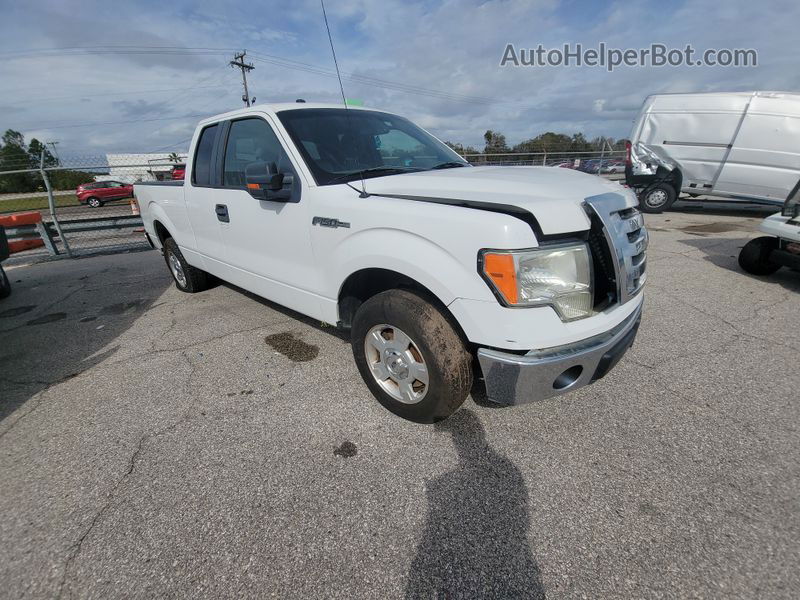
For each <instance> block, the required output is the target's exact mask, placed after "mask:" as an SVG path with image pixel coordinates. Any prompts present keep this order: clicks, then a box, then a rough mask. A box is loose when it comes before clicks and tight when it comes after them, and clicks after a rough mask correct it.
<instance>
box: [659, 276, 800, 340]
mask: <svg viewBox="0 0 800 600" xmlns="http://www.w3.org/2000/svg"><path fill="white" fill-rule="evenodd" d="M650 288H651V289H656V290H658V291H659V292H661V293H662V294H664V295H665V296H667V297H668V298H670V299H671V300H674V301H675V302H677V303H678V304H682V305H683V306H686V307H688V308H692V309H694V310H696V311H697V312H699V313H701V314H703V315H705V316H707V317H710V318H711V319H713V320H715V321H719V322H721V323H724V324H725V325H727V326H728V327H730V329H731V331H733V332H734V334H735V335H737V336H741V337H743V338H747V339H752V340H757V341H759V342H762V343H766V344H770V345H774V346H783V347H785V348H787V349H789V350H791V351H793V352H798V351H800V348H798V347H796V346H793V345H791V344H787V343H785V342H781V341H778V340H776V339H774V338H763V337H760V336H757V335H753V334H751V333H747V332H745V331H742V330H741V329H739V327H737V326H736V325H735V324H734V323H731V322H730V321H728V320H727V319H725V318H724V317H722V316H720V315H715V314H713V313H710V312H708V311H707V310H705V309H703V308H700V307H699V306H696V305H694V304H692V303H691V302H687V301H686V300H684V299H683V298H681V297H680V296H675V295H674V294H671V293H670V292H668V291H667V290H666V289H665V288H663V287H658V286H654V285H651V286H650ZM762 308H769V307H762ZM759 310H761V309H757V310H755V311H754V312H753V314H752V315H751V316H749V317H747V318H744V319H740V320H739V322H741V323H744V322H746V321H752V320H753V319H756V318H758V316H759V315H758V314H757V313H758V311H759Z"/></svg>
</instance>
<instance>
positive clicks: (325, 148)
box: [278, 108, 469, 185]
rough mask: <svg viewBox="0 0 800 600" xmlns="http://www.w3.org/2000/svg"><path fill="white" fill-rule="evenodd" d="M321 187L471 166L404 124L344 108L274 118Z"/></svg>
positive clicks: (382, 115) (383, 115) (289, 112)
mask: <svg viewBox="0 0 800 600" xmlns="http://www.w3.org/2000/svg"><path fill="white" fill-rule="evenodd" d="M278 117H279V118H280V120H281V122H282V123H283V126H284V127H285V128H286V130H287V131H288V132H289V135H290V136H291V137H292V140H293V141H294V143H295V146H297V148H298V149H299V150H300V152H301V154H302V155H303V158H304V159H305V161H306V164H307V165H308V166H309V168H310V169H311V171H312V173H313V174H314V179H315V180H316V182H317V184H319V185H329V184H333V183H344V182H347V181H354V180H356V179H359V178H360V177H362V176H363V177H365V178H368V177H379V176H383V175H392V174H398V173H405V172H413V171H427V170H429V169H436V168H448V167H459V166H465V167H466V166H469V163H467V162H466V161H465V160H464V159H463V158H461V157H460V156H459V155H458V154H456V152H454V151H453V150H451V149H450V148H448V147H447V146H446V145H444V144H443V143H442V142H440V141H439V140H437V139H436V138H434V137H433V136H432V135H430V134H428V133H426V132H425V131H423V130H422V129H420V128H419V127H417V126H416V125H414V124H413V123H412V122H411V121H409V120H408V119H404V118H402V117H398V116H396V115H391V114H388V113H382V112H375V111H367V110H348V109H343V108H308V109H298V110H287V111H283V112H280V113H278Z"/></svg>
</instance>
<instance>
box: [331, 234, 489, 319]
mask: <svg viewBox="0 0 800 600" xmlns="http://www.w3.org/2000/svg"><path fill="white" fill-rule="evenodd" d="M327 260H328V264H331V265H335V270H334V272H332V273H330V274H329V278H330V284H329V285H328V286H326V287H328V289H330V290H336V292H337V297H338V292H339V291H340V290H341V286H342V284H343V283H344V281H345V280H346V279H347V278H348V277H349V276H350V275H352V274H353V273H355V272H357V271H360V270H362V269H369V268H376V267H377V268H381V269H387V270H390V271H395V272H397V273H400V274H402V275H405V276H406V277H409V278H410V279H413V280H414V281H416V282H417V283H419V284H421V285H423V286H425V287H426V288H427V289H429V290H430V291H431V292H432V293H433V294H434V295H435V296H436V297H437V298H438V299H439V300H440V301H441V302H442V303H443V304H445V305H448V304H450V303H451V302H453V300H455V299H456V298H458V297H470V298H474V299H477V300H494V297H493V296H492V293H491V291H490V290H489V288H488V286H487V285H486V284H485V283H484V282H483V280H482V279H481V277H480V276H479V275H478V272H477V252H476V255H475V257H474V258H473V259H472V261H471V263H472V264H464V262H463V260H459V259H458V258H457V257H456V256H454V255H453V254H452V253H451V252H449V251H448V250H447V249H446V248H444V247H442V246H440V245H438V244H436V243H434V242H433V241H431V240H429V239H426V238H425V237H423V236H421V235H418V234H415V233H411V232H408V231H404V230H400V229H392V228H374V229H368V230H362V231H359V232H356V233H354V234H353V235H351V236H349V237H348V238H347V239H346V240H344V241H343V242H342V243H341V244H339V245H338V246H337V247H336V249H335V250H334V254H333V256H330V257H328V259H327ZM334 282H335V283H334Z"/></svg>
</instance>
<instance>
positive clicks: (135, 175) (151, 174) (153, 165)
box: [95, 152, 187, 183]
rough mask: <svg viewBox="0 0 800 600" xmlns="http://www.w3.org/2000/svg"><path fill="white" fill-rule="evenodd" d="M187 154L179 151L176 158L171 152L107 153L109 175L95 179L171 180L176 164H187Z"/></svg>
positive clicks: (126, 180) (124, 181)
mask: <svg viewBox="0 0 800 600" xmlns="http://www.w3.org/2000/svg"><path fill="white" fill-rule="evenodd" d="M186 156H187V155H186V154H185V153H178V154H177V160H176V157H175V156H173V155H172V154H171V153H169V152H162V153H147V154H106V161H107V162H108V175H98V176H97V177H96V178H95V179H97V180H101V179H113V180H114V181H121V182H123V183H136V182H139V181H164V180H169V179H171V178H172V177H171V173H172V168H173V167H174V166H175V165H176V164H181V165H183V164H186Z"/></svg>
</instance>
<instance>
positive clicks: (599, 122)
mask: <svg viewBox="0 0 800 600" xmlns="http://www.w3.org/2000/svg"><path fill="white" fill-rule="evenodd" d="M326 9H327V13H328V19H329V22H330V27H331V33H332V36H333V41H334V45H335V49H336V54H337V57H338V60H339V67H340V69H341V70H342V72H343V74H344V75H345V77H344V80H343V83H344V87H345V94H346V96H347V97H348V98H353V99H358V100H361V101H363V103H364V105H365V106H367V107H373V108H379V109H382V110H388V111H391V112H395V113H398V114H401V115H403V116H406V117H408V118H410V119H411V120H412V121H414V122H416V123H417V124H419V125H421V126H423V127H425V128H426V129H428V130H429V131H431V132H432V133H433V134H434V135H436V136H437V137H439V138H441V139H445V140H449V141H453V142H460V143H463V144H471V145H474V146H477V147H482V146H483V133H484V132H485V131H486V130H487V129H492V130H494V131H499V132H501V133H503V134H505V135H506V137H507V139H508V142H509V143H511V144H514V143H517V142H520V141H522V140H524V139H529V138H531V137H534V136H536V135H538V134H540V133H543V132H545V131H555V132H559V133H567V134H572V133H575V132H582V133H584V134H585V135H586V136H587V137H590V138H591V137H595V136H598V135H605V136H611V137H614V138H620V137H626V136H627V135H628V133H629V131H630V128H631V124H632V121H633V119H634V118H635V116H636V114H637V112H638V110H639V108H640V106H641V104H642V102H643V101H644V99H645V97H646V96H648V95H650V94H654V93H667V92H704V91H745V90H781V91H800V70H799V69H798V68H797V65H798V63H800V60H798V59H800V47H798V45H797V42H796V35H797V24H798V23H800V3H798V2H796V0H792V1H782V0H777V1H769V0H764V1H762V2H752V0H744V1H742V0H726V1H725V2H719V1H713V2H700V1H698V0H686V1H678V2H670V1H663V2H660V3H654V2H634V1H633V0H626V1H621V2H602V1H589V0H565V1H561V2H558V1H555V0H484V1H478V0H460V1H455V0H453V1H445V2H431V1H426V0H327V3H326ZM0 10H1V11H2V14H3V18H2V21H0V59H2V60H0V131H5V130H6V129H8V128H12V129H15V130H18V131H21V132H23V133H24V134H25V136H26V139H28V140H30V139H31V138H32V137H36V138H38V139H40V140H43V141H48V142H49V141H55V142H58V146H57V148H58V150H59V152H60V153H63V154H72V155H84V154H85V155H101V154H104V153H107V152H146V151H167V150H169V151H172V150H175V151H181V150H186V149H187V147H188V142H189V138H190V137H191V134H192V131H193V130H194V126H195V123H196V122H197V121H198V120H199V119H200V118H202V117H205V116H210V115H213V114H217V113H220V112H225V111H228V110H232V109H235V108H239V107H241V106H243V103H242V99H241V97H242V86H241V75H240V74H239V72H238V71H236V70H234V69H233V68H232V67H230V66H229V64H228V62H229V61H230V60H231V59H232V58H233V54H234V52H236V51H237V50H244V49H246V50H247V53H248V59H249V60H251V61H252V62H253V65H254V66H255V69H254V70H253V71H252V72H251V73H250V75H249V85H250V92H251V95H253V96H255V97H256V99H257V102H256V103H257V104H258V103H264V102H283V101H293V100H295V99H296V98H304V99H306V100H309V101H320V102H341V93H340V91H339V87H338V82H337V80H336V78H335V75H334V70H333V69H334V66H333V60H332V56H331V48H330V45H329V42H328V38H327V34H326V30H325V23H324V21H323V15H322V9H321V7H320V3H319V0H294V1H292V2H274V1H263V0H262V1H259V2H253V3H243V2H235V3H234V2H227V1H225V0H213V1H209V0H199V1H198V0H191V1H189V0H170V1H169V2H163V1H160V2H155V1H150V0H146V1H142V0H131V1H127V2H124V3H121V2H120V3H117V2H107V1H102V2H95V1H93V0H80V1H74V0H58V1H44V2H37V1H35V0H31V1H28V2H24V3H22V2H12V1H11V0H0ZM600 42H605V43H606V44H607V45H608V46H610V47H617V48H641V47H646V46H649V45H650V44H651V43H653V42H658V43H663V44H665V45H667V46H669V47H676V48H682V47H683V46H685V45H686V44H687V43H691V44H692V45H693V46H694V47H695V48H696V49H698V50H699V51H702V50H705V49H707V48H754V49H756V50H757V51H758V66H757V67H755V68H753V67H750V68H732V67H728V68H725V67H678V68H673V67H660V68H653V67H649V68H638V67H625V68H618V69H617V70H615V71H614V72H612V73H609V72H607V71H606V70H604V69H602V68H589V67H582V68H578V67H519V68H514V67H505V68H501V67H500V66H499V63H500V60H501V58H502V55H503V51H504V49H505V47H506V45H507V44H508V43H513V44H514V45H515V47H517V48H535V47H536V46H537V45H538V44H542V45H543V46H544V47H546V48H558V47H562V46H563V44H565V43H571V44H576V43H581V44H582V45H583V46H584V48H589V47H597V46H598V44H599V43H600Z"/></svg>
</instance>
